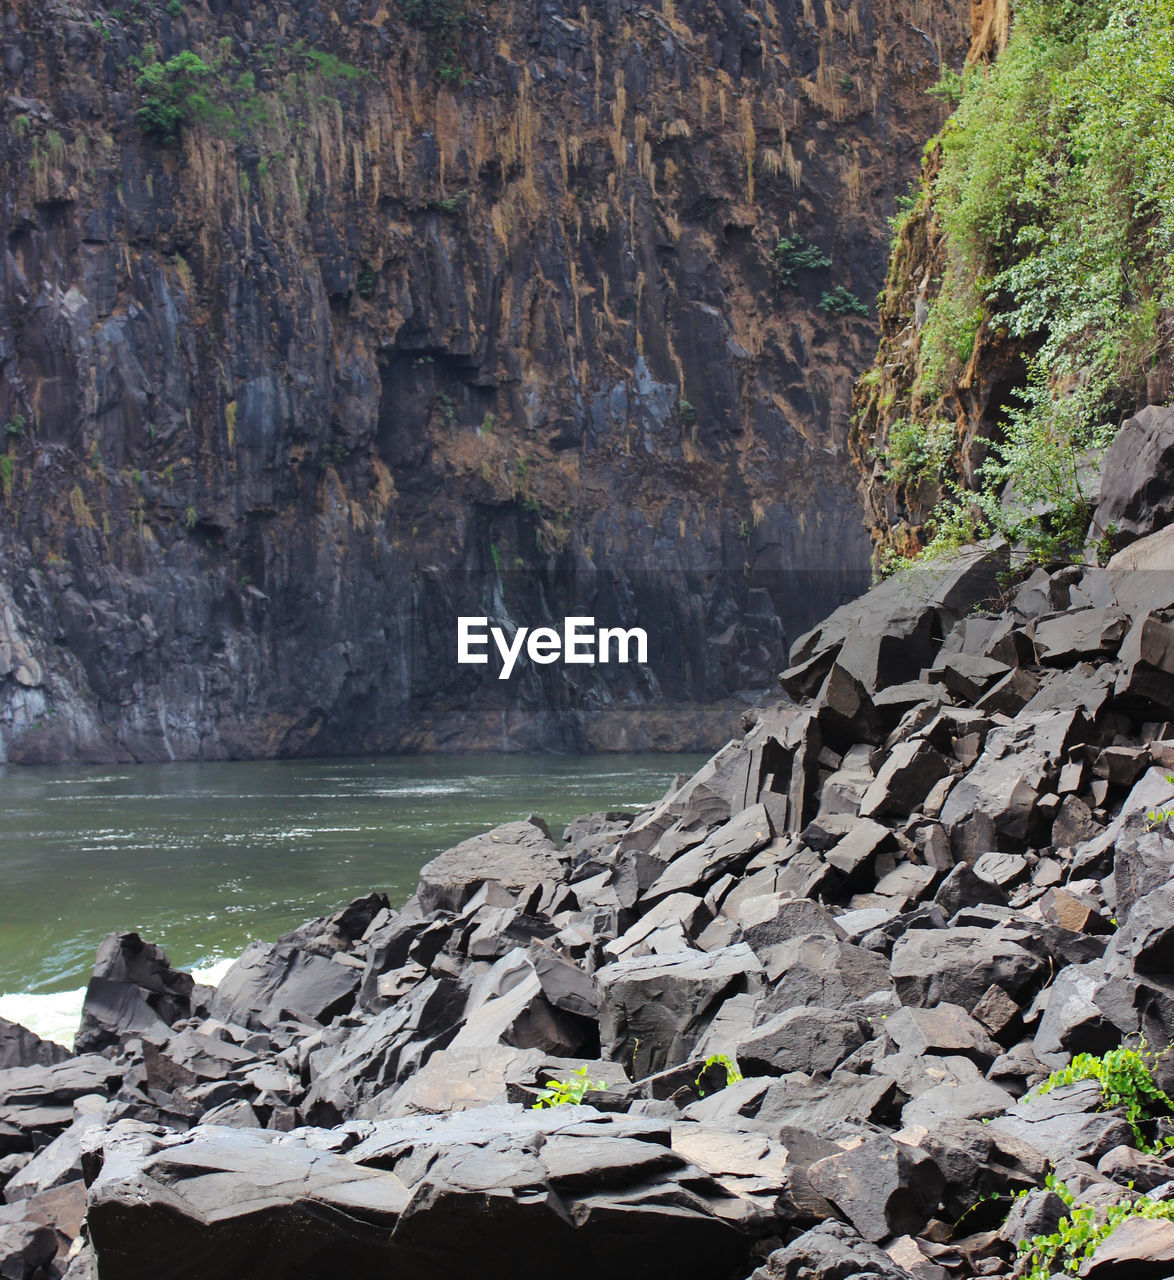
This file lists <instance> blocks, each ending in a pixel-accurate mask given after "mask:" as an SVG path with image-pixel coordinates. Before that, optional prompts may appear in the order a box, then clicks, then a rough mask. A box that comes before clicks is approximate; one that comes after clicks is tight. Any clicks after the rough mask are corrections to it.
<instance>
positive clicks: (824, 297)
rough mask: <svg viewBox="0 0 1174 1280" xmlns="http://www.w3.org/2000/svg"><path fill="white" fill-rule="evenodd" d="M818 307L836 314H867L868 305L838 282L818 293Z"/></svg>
mask: <svg viewBox="0 0 1174 1280" xmlns="http://www.w3.org/2000/svg"><path fill="white" fill-rule="evenodd" d="M819 308H820V310H821V311H828V312H830V313H831V314H832V315H836V316H867V315H868V314H869V311H868V307H867V306H866V305H865V303H863V302H861V301H860V299H859V298H858V297H857V296H856V295H855V294H854V293H853V292H852V291H851V289H845V288H844V286H843V285H842V284H838V285H836V286H835V288H834V289H829V290H827V291H826V292H825V293H822V294H820V298H819Z"/></svg>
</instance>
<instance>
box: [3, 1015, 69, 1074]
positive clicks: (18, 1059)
mask: <svg viewBox="0 0 1174 1280" xmlns="http://www.w3.org/2000/svg"><path fill="white" fill-rule="evenodd" d="M69 1057H72V1055H71V1054H70V1052H69V1050H68V1049H66V1048H65V1046H64V1045H60V1044H54V1043H53V1041H52V1040H42V1039H41V1037H40V1036H38V1035H36V1034H34V1033H33V1032H32V1031H30V1030H29V1029H28V1027H22V1026H21V1025H20V1023H19V1022H9V1021H8V1019H7V1018H0V1071H6V1070H7V1069H8V1068H9V1067H36V1066H41V1067H47V1066H50V1065H51V1064H52V1063H54V1062H64V1061H65V1059H66V1058H69Z"/></svg>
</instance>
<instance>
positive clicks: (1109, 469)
mask: <svg viewBox="0 0 1174 1280" xmlns="http://www.w3.org/2000/svg"><path fill="white" fill-rule="evenodd" d="M1171 520H1174V411H1171V410H1170V409H1168V408H1163V407H1161V406H1159V405H1146V407H1145V408H1144V409H1140V410H1139V411H1138V412H1137V413H1136V414H1134V416H1133V417H1132V418H1127V419H1126V420H1125V421H1124V422H1123V423H1122V424H1121V427H1120V429H1119V430H1118V432H1117V434H1116V436H1115V437H1114V439H1113V443H1112V444H1111V445H1110V446H1109V449H1108V452H1107V453H1106V454H1105V460H1104V465H1103V467H1102V470H1101V486H1100V501H1099V503H1098V504H1097V509H1096V511H1095V513H1094V515H1093V528H1094V529H1095V530H1100V531H1101V533H1100V534H1098V536H1102V535H1103V533H1104V531H1105V530H1108V529H1110V528H1112V529H1114V530H1115V531H1116V532H1115V535H1114V536H1115V539H1116V541H1117V543H1118V545H1123V544H1125V543H1129V542H1133V541H1134V540H1135V539H1137V538H1141V537H1144V536H1145V535H1146V534H1150V533H1153V532H1154V531H1155V530H1157V529H1160V528H1162V527H1163V526H1165V525H1167V524H1169V523H1170V522H1171Z"/></svg>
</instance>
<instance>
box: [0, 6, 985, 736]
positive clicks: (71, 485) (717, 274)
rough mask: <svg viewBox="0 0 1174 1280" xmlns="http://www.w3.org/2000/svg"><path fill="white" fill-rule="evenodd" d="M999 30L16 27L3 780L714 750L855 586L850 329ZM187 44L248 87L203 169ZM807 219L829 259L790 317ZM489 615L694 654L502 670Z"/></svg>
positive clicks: (86, 12) (602, 21) (666, 25)
mask: <svg viewBox="0 0 1174 1280" xmlns="http://www.w3.org/2000/svg"><path fill="white" fill-rule="evenodd" d="M967 18H968V12H967V11H966V7H965V6H964V5H962V4H961V3H957V4H951V5H946V6H929V5H920V4H915V5H913V6H912V8H911V9H908V10H907V9H906V8H905V6H903V5H898V4H894V3H890V2H889V0H884V2H880V0H878V2H875V3H873V2H869V0H854V2H853V3H851V4H850V5H843V4H840V3H838V2H837V3H829V4H827V5H826V6H822V7H820V8H819V11H818V12H817V11H816V7H815V6H813V5H811V4H810V3H808V4H806V5H799V4H794V3H791V2H790V0H787V2H785V3H778V4H773V3H764V4H755V5H750V4H747V5H743V4H741V3H739V2H738V0H725V2H724V3H722V4H713V3H688V4H681V5H679V6H674V5H673V4H671V3H666V4H665V6H664V8H663V10H662V11H661V12H653V11H651V10H649V9H646V8H641V7H638V6H636V5H634V4H625V3H620V2H619V0H612V2H610V3H606V4H603V3H601V4H597V5H596V6H595V7H594V8H592V9H590V10H588V9H587V8H583V9H577V8H574V7H573V6H566V7H565V9H564V7H563V6H561V5H558V4H544V5H540V6H524V5H519V4H513V3H508V4H504V5H501V6H498V7H496V8H494V9H493V10H492V11H488V10H486V11H480V10H478V11H475V12H472V13H471V14H470V16H469V18H468V19H467V21H466V24H465V28H464V30H463V32H462V33H461V35H460V37H459V40H458V41H457V42H456V44H455V46H454V49H453V51H452V52H451V53H446V52H445V50H444V49H443V48H442V47H441V45H442V44H443V43H444V40H443V37H440V36H437V35H436V34H435V33H431V34H430V33H428V32H422V31H419V30H415V29H413V28H412V27H411V26H409V25H408V24H407V23H406V22H405V21H404V20H403V17H402V15H401V13H400V11H399V10H398V9H395V10H393V9H391V8H389V7H387V6H383V5H380V4H377V3H375V2H374V0H366V2H360V0H355V2H352V3H348V4H345V5H341V6H339V7H337V8H335V9H331V8H328V7H327V6H325V5H319V4H311V3H298V4H292V3H282V4H249V5H244V4H240V3H220V2H214V3H211V4H207V5H203V4H195V3H188V2H186V0H185V2H184V3H182V4H174V3H173V4H172V5H170V6H157V5H153V4H148V3H146V2H145V0H141V2H140V3H137V4H133V5H129V6H126V7H125V8H121V9H114V8H110V9H106V8H103V7H101V6H94V5H64V4H33V3H31V2H27V3H26V2H24V0H17V2H16V3H14V4H11V5H9V6H8V7H7V8H6V10H5V13H4V15H3V17H2V18H0V23H2V25H0V42H2V52H3V57H2V63H3V75H4V90H5V98H4V102H3V112H2V118H0V173H2V174H3V182H2V183H0V190H2V192H3V195H2V197H0V220H2V222H3V228H2V229H3V235H4V245H5V253H4V258H3V277H2V281H3V283H2V297H0V424H10V429H9V430H7V431H6V432H5V433H4V435H3V437H2V438H0V450H3V452H4V457H5V459H6V460H5V461H2V462H0V466H2V468H3V470H2V471H0V480H2V481H3V502H2V503H0V546H2V547H3V565H4V570H3V583H2V585H3V593H4V595H3V609H2V610H0V626H2V627H3V629H4V633H5V635H4V636H0V681H2V683H0V758H7V759H10V760H14V761H21V760H23V761H36V760H60V759H68V758H83V759H84V758H90V759H103V758H134V759H161V758H163V759H165V758H171V757H175V758H191V757H222V756H226V755H227V756H236V755H240V756H249V755H276V754H297V753H311V752H313V753H335V752H352V751H376V750H394V749H405V748H406V749H411V748H413V747H446V746H494V747H497V746H501V747H504V748H517V747H527V746H531V747H537V746H542V747H552V746H553V747H568V748H579V747H590V746H605V747H607V746H627V745H634V746H655V745H665V746H674V747H679V746H687V745H694V744H698V745H700V744H702V743H705V742H708V741H712V740H713V739H714V737H715V736H718V737H723V738H724V736H725V734H726V732H728V724H729V714H728V710H723V711H722V712H721V714H720V715H719V716H717V717H716V721H715V717H714V716H712V715H709V714H707V713H706V708H710V707H713V706H715V705H720V706H721V707H723V708H728V706H729V705H731V699H733V698H734V697H735V696H736V695H737V693H738V691H739V690H741V689H745V688H752V687H754V686H758V687H761V686H762V685H763V684H764V683H766V682H768V681H769V680H770V679H771V678H772V676H773V672H774V671H775V670H777V668H778V666H779V665H780V658H781V656H782V653H783V650H784V642H785V640H786V638H787V635H788V633H789V635H790V636H793V635H795V634H797V633H798V632H799V631H801V630H803V629H804V627H806V626H807V625H809V624H810V623H811V622H812V621H814V620H815V618H816V617H817V616H819V615H821V614H822V613H825V612H826V611H827V609H828V608H829V607H831V606H832V605H834V604H836V603H837V602H838V601H839V600H840V599H843V598H845V597H846V596H847V595H848V594H850V593H851V591H852V590H853V588H855V587H858V586H859V585H860V581H861V574H862V573H863V571H864V569H865V566H866V562H867V553H868V541H867V538H866V536H865V535H864V533H863V532H862V531H861V530H860V526H859V515H858V509H857V506H856V498H855V495H854V493H853V485H852V481H851V479H850V477H849V474H848V472H849V466H848V463H847V460H846V438H847V429H848V408H849V401H850V395H851V385H852V380H853V377H854V375H855V373H856V372H857V371H858V370H859V369H860V368H862V367H863V366H864V364H865V362H866V360H867V358H868V352H869V351H870V349H871V346H872V342H873V338H874V331H873V327H872V325H871V323H870V322H869V321H867V320H864V319H861V318H854V317H837V316H836V315H833V314H830V313H828V312H826V311H824V310H821V309H820V308H819V306H818V302H819V299H820V296H821V294H822V293H823V292H824V291H825V290H827V289H830V288H831V287H833V285H836V284H839V285H843V286H845V287H847V288H849V289H851V290H852V291H853V292H854V293H855V294H857V295H858V296H859V297H860V298H863V299H871V298H872V296H873V295H874V293H875V291H876V288H877V286H878V285H879V283H880V280H881V277H882V273H883V261H884V245H885V241H886V238H887V227H886V223H885V215H886V214H887V213H888V212H889V211H890V209H891V205H892V200H893V197H894V193H895V192H896V191H897V190H899V189H900V188H901V187H902V186H903V185H904V183H905V181H906V180H907V179H908V178H909V177H910V176H911V175H912V173H913V172H914V169H915V166H916V163H917V155H918V152H919V149H920V146H921V143H922V141H923V139H924V138H925V137H926V136H927V135H928V134H929V133H930V132H932V130H933V128H934V127H935V126H936V125H937V123H939V108H938V106H937V104H936V103H934V102H933V101H932V100H930V99H927V98H926V97H925V95H924V94H923V92H922V90H923V89H924V88H925V86H926V85H927V84H929V83H931V82H932V81H933V80H934V79H936V78H937V75H938V73H939V65H940V62H941V61H942V60H943V59H944V60H946V61H953V62H957V61H958V60H959V58H960V57H961V55H962V52H963V50H964V37H965V28H966V25H967ZM151 46H154V47H157V48H158V50H159V51H160V56H161V57H162V58H165V59H166V58H170V57H172V56H174V55H175V54H177V53H178V52H180V51H182V50H183V49H188V48H190V49H193V50H195V51H197V52H198V53H199V54H200V55H201V56H202V57H204V58H205V59H206V61H207V62H208V63H209V65H211V66H212V67H213V71H212V74H211V75H210V76H209V77H208V79H207V80H206V82H205V83H204V85H203V86H202V87H203V90H204V92H205V96H206V97H207V99H208V102H209V109H208V111H206V112H205V116H204V118H203V119H202V120H201V121H200V122H198V123H196V124H194V125H193V126H192V127H190V128H187V129H185V130H184V132H183V134H182V136H181V137H180V138H179V139H178V140H175V141H171V142H166V143H165V142H160V141H158V140H153V139H151V138H149V137H147V136H146V135H145V134H144V132H143V130H142V129H141V128H140V125H139V123H138V121H137V120H136V115H135V113H136V110H137V108H138V107H139V106H140V104H141V100H142V97H141V92H140V90H139V88H138V87H137V84H136V79H137V70H136V67H135V65H134V59H136V58H142V57H144V56H146V57H149V56H150V52H149V50H150V47H151ZM446 58H447V59H448V63H449V67H450V70H449V73H448V74H446V75H441V74H440V71H441V67H442V64H444V62H445V59H446ZM784 232H786V233H797V234H800V235H802V236H803V237H805V238H806V239H807V240H809V241H811V242H813V243H815V244H817V245H818V246H819V247H820V248H821V249H822V250H823V251H824V252H826V254H827V255H828V256H829V258H830V259H831V262H832V265H831V267H830V268H827V269H824V270H820V271H804V272H801V273H799V275H798V277H797V279H796V280H795V282H794V285H793V286H792V287H788V288H785V289H780V288H779V287H777V285H776V282H775V280H774V278H773V276H772V273H771V270H770V259H769V252H770V250H771V248H772V247H773V246H774V245H775V244H776V242H777V240H778V237H779V235H780V234H781V233H784ZM602 570H606V571H607V572H606V573H603V572H601V571H602ZM507 575H509V576H507ZM462 612H464V613H475V614H482V613H484V614H487V615H489V616H491V617H494V618H496V619H499V620H506V619H510V618H513V619H515V620H516V621H518V622H520V623H529V624H534V623H537V622H540V621H542V620H543V619H544V617H546V616H558V615H561V614H563V613H567V612H579V613H587V614H592V613H594V614H597V615H599V616H600V617H601V620H603V619H604V618H605V617H607V618H610V617H618V616H620V615H622V616H623V617H624V618H625V619H626V621H627V623H628V625H633V624H635V623H641V624H643V625H646V626H649V628H650V630H651V632H652V648H653V650H654V652H655V654H656V657H655V658H654V661H653V662H652V663H651V665H650V668H649V670H648V671H644V672H638V673H633V670H632V669H625V668H613V669H612V671H613V674H605V675H603V676H601V675H600V673H599V672H598V671H596V670H595V669H589V670H587V674H586V675H584V676H583V677H582V678H579V677H578V676H576V677H575V678H568V677H566V675H565V673H564V671H563V669H562V668H561V667H558V668H549V667H548V668H543V669H541V670H538V669H536V668H531V669H530V670H529V671H528V672H526V673H525V674H523V675H520V676H519V677H516V678H515V679H514V680H513V681H512V682H510V683H509V684H504V683H499V682H497V681H496V680H494V679H492V676H491V675H490V677H489V678H488V679H486V678H484V677H485V673H484V672H483V671H475V673H474V675H472V676H470V675H469V674H468V672H467V671H464V670H459V669H457V668H455V667H454V664H453V657H452V653H453V648H454V643H455V642H454V636H453V625H454V624H453V618H454V615H455V614H457V613H462ZM5 636H6V637H7V638H5ZM17 654H19V655H24V656H20V657H19V658H18V657H17V656H13V655H17ZM6 655H7V657H6ZM26 657H27V659H28V660H30V661H31V664H32V665H30V661H26ZM556 673H557V674H556ZM652 701H658V702H660V703H661V704H662V705H665V706H671V707H672V708H674V714H673V717H672V718H671V719H669V718H665V719H664V720H663V721H662V722H661V723H657V722H655V721H653V722H651V723H650V724H648V725H645V726H644V727H642V728H641V729H640V732H639V735H638V736H633V724H634V721H633V718H632V712H631V708H639V707H641V706H643V705H645V704H647V703H649V702H652ZM471 707H472V708H474V710H473V711H472V712H471V711H470V708H471ZM672 723H688V724H690V725H691V726H692V727H691V729H689V730H688V731H687V732H686V738H685V739H682V737H681V736H680V732H678V731H676V730H674V729H673V728H672V727H671V724H672Z"/></svg>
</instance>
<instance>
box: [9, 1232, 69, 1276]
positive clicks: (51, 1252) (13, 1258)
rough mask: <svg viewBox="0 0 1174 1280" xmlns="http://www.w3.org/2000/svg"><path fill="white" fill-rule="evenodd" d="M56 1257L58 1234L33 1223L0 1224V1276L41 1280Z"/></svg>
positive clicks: (48, 1272) (48, 1273)
mask: <svg viewBox="0 0 1174 1280" xmlns="http://www.w3.org/2000/svg"><path fill="white" fill-rule="evenodd" d="M56 1256H57V1232H56V1231H54V1230H53V1229H52V1228H51V1227H46V1226H42V1225H41V1224H40V1223H36V1222H12V1223H0V1276H3V1277H4V1280H44V1278H47V1277H48V1276H49V1275H50V1274H52V1273H51V1272H50V1271H49V1267H50V1264H51V1263H52V1262H53V1259H54V1258H55V1257H56Z"/></svg>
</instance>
